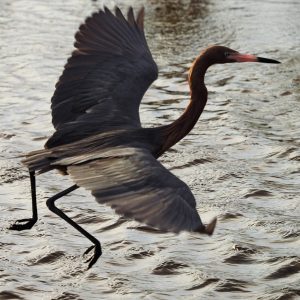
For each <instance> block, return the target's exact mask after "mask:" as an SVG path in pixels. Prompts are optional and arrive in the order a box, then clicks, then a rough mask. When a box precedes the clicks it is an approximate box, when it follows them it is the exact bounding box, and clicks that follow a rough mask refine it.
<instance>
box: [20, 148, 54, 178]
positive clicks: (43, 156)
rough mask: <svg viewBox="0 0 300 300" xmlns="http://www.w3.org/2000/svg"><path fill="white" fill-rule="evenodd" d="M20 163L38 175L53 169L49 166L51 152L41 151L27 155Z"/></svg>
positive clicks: (48, 150) (47, 150)
mask: <svg viewBox="0 0 300 300" xmlns="http://www.w3.org/2000/svg"><path fill="white" fill-rule="evenodd" d="M23 157H24V159H23V160H22V163H23V164H24V165H25V166H26V167H27V168H28V169H29V171H35V172H37V173H38V174H41V173H45V172H47V171H50V170H52V169H53V166H51V161H52V159H51V150H50V149H41V150H36V151H32V152H29V153H27V154H26V155H24V156H23Z"/></svg>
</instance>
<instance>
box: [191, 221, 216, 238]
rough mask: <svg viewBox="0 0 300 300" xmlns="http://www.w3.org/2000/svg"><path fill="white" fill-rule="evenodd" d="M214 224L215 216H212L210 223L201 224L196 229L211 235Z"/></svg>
mask: <svg viewBox="0 0 300 300" xmlns="http://www.w3.org/2000/svg"><path fill="white" fill-rule="evenodd" d="M216 224H217V218H213V219H212V220H211V222H210V223H208V224H207V225H206V226H204V225H202V226H201V228H198V230H196V231H197V232H200V233H205V234H207V235H209V236H211V235H212V234H213V233H214V230H215V227H216Z"/></svg>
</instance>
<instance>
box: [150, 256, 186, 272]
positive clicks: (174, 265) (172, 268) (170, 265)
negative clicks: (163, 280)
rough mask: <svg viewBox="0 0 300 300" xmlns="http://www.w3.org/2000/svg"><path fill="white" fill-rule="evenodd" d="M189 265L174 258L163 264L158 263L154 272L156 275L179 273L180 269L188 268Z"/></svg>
mask: <svg viewBox="0 0 300 300" xmlns="http://www.w3.org/2000/svg"><path fill="white" fill-rule="evenodd" d="M187 267H188V265H187V264H184V263H178V262H175V261H173V260H169V261H165V262H163V263H162V264H160V265H158V266H157V267H156V268H155V269H154V270H153V271H152V274H155V275H174V274H178V271H179V269H182V268H187Z"/></svg>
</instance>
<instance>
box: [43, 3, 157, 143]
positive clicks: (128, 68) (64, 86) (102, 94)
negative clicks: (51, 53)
mask: <svg viewBox="0 0 300 300" xmlns="http://www.w3.org/2000/svg"><path fill="white" fill-rule="evenodd" d="M143 21H144V10H143V9H141V10H140V11H139V13H138V16H137V18H136V19H135V17H134V14H133V10H132V8H130V9H129V11H128V16H127V19H125V17H124V16H123V14H122V13H121V11H120V10H119V8H116V12H115V15H114V14H112V13H111V11H110V10H108V9H107V8H105V9H104V11H102V10H100V11H99V12H97V13H95V14H93V15H92V16H91V17H89V18H87V19H86V21H85V23H84V24H83V25H81V26H80V27H79V31H78V32H77V33H76V35H75V39H76V41H75V44H74V45H75V47H76V48H77V49H76V50H75V51H74V52H73V53H72V56H71V57H70V58H69V60H68V62H67V64H66V65H65V69H64V72H63V74H62V76H61V77H60V79H59V81H58V82H57V84H56V90H55V93H54V95H53V97H52V100H51V102H52V106H51V108H52V123H53V125H54V127H55V129H56V133H55V134H54V136H53V137H52V138H50V140H49V141H48V142H47V144H46V146H47V147H53V146H56V145H58V144H62V142H63V143H69V142H73V141H75V140H80V139H82V138H84V137H87V136H89V135H92V134H95V133H98V132H101V131H102V130H103V129H105V128H108V127H115V126H138V127H139V126H140V119H139V113H138V110H139V105H140V102H141V99H142V97H143V95H144V93H145V92H146V90H147V89H148V87H149V86H150V85H151V83H152V82H153V81H154V80H155V79H156V78H157V73H158V71H157V66H156V64H155V62H154V60H153V58H152V56H151V53H150V50H149V48H148V46H147V42H146V39H145V35H144V29H143ZM62 139H63V141H61V140H62Z"/></svg>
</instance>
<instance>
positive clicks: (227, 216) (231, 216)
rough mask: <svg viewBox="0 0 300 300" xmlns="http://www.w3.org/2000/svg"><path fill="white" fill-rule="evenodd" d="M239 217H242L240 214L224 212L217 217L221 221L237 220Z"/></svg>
mask: <svg viewBox="0 0 300 300" xmlns="http://www.w3.org/2000/svg"><path fill="white" fill-rule="evenodd" d="M239 217H243V215H242V214H240V213H232V212H226V213H223V214H221V215H219V216H218V218H219V219H220V220H223V221H225V220H232V219H237V218H239Z"/></svg>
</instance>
